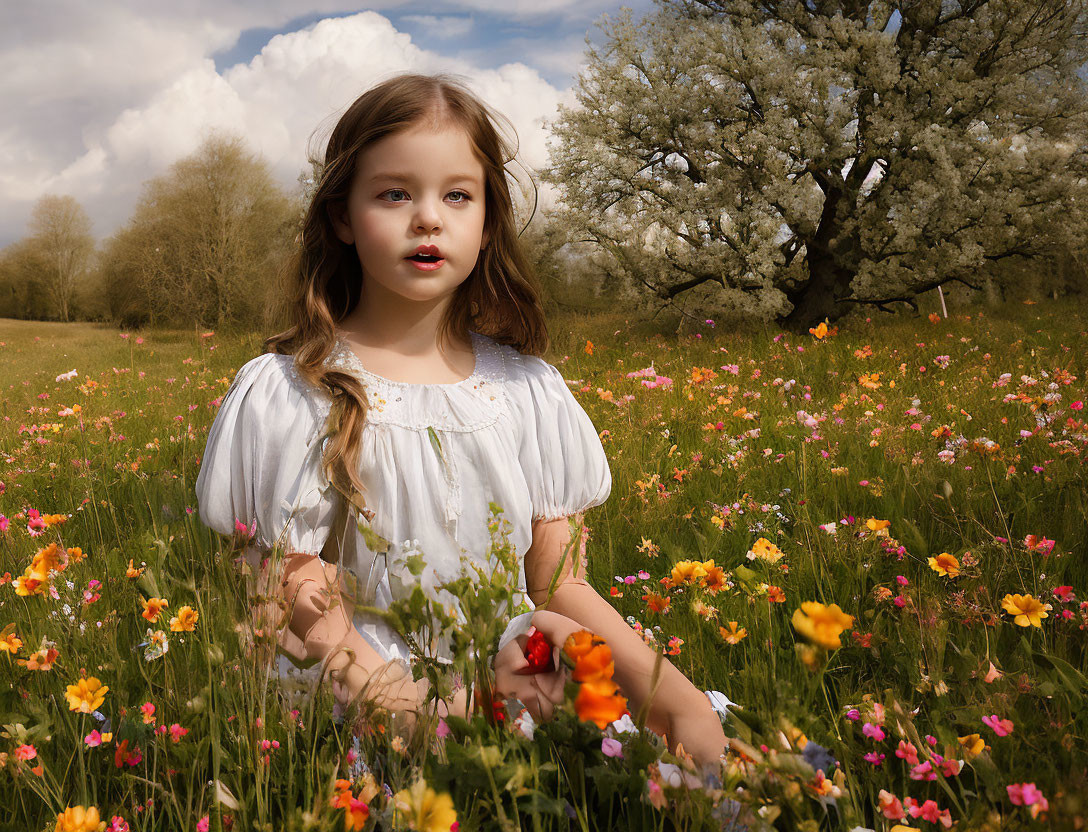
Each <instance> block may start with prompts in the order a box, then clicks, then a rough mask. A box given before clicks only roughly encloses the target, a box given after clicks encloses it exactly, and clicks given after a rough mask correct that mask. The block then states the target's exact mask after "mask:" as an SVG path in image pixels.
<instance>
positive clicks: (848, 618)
mask: <svg viewBox="0 0 1088 832" xmlns="http://www.w3.org/2000/svg"><path fill="white" fill-rule="evenodd" d="M792 621H793V626H794V629H796V630H797V632H798V633H800V634H801V635H802V636H803V637H804V638H806V639H808V640H809V641H811V642H814V643H816V644H818V645H819V646H821V647H824V648H826V649H828V650H833V649H836V648H838V647H841V646H842V645H841V643H840V642H839V636H840V635H841V634H842V632H843V631H844V630H846V629H848V628H849V627H852V626H854V617H853V616H852V615H847V614H846V613H844V612H843V611H842V610H841V609H840V608H839V605H838V604H831V605H830V606H825V605H823V604H820V603H818V602H816V601H805V602H804V603H802V604H801V609H799V610H795V611H794V613H793V619H792Z"/></svg>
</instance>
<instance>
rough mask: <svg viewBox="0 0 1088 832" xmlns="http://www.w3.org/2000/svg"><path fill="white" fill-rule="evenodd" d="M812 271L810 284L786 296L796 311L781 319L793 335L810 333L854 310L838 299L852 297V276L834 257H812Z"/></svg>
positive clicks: (809, 258) (811, 255)
mask: <svg viewBox="0 0 1088 832" xmlns="http://www.w3.org/2000/svg"><path fill="white" fill-rule="evenodd" d="M808 269H809V275H810V277H809V280H808V282H807V283H805V285H804V286H801V287H800V288H798V289H796V290H795V291H792V292H786V298H787V299H788V300H789V302H790V303H792V304H793V309H792V310H791V311H790V313H789V314H788V315H786V316H785V317H783V318H780V319H779V323H781V324H782V326H783V327H785V328H786V329H789V330H791V331H793V332H799V333H805V332H808V330H809V328H810V327H814V326H816V324H818V323H820V322H821V321H823V320H825V319H826V320H827V321H828V322H834V321H837V320H838V319H839V318H841V317H842V316H843V315H845V314H846V313H847V312H848V311H849V309H850V304H848V303H842V302H841V301H839V300H838V298H842V297H846V296H847V295H849V294H850V282H851V281H852V280H853V279H854V275H853V274H852V273H850V272H849V271H847V270H846V269H844V268H842V267H841V266H839V265H837V264H836V263H835V261H834V258H832V257H831V256H829V255H826V254H821V253H820V252H812V253H810V254H809V256H808Z"/></svg>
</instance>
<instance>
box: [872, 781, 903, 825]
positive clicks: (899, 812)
mask: <svg viewBox="0 0 1088 832" xmlns="http://www.w3.org/2000/svg"><path fill="white" fill-rule="evenodd" d="M877 804H878V805H879V807H880V812H881V814H882V815H884V817H886V818H887V819H888V820H902V819H903V818H905V817H906V816H907V813H906V812H904V811H903V803H902V802H901V801H900V800H899V798H898V797H896V796H895V795H894V794H892V793H891V792H888V791H885V790H884V789H881V790H880V794H878V795H877Z"/></svg>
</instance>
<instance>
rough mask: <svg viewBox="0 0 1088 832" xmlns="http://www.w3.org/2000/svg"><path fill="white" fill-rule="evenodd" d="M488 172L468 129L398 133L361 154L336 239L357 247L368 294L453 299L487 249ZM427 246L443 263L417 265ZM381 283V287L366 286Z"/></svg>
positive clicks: (415, 129) (336, 219)
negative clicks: (419, 251) (380, 291)
mask: <svg viewBox="0 0 1088 832" xmlns="http://www.w3.org/2000/svg"><path fill="white" fill-rule="evenodd" d="M484 208H485V205H484V169H483V165H482V164H481V163H480V161H479V159H477V158H476V155H475V153H473V151H472V145H471V143H470V141H469V137H468V135H467V134H466V133H465V132H464V130H462V129H459V128H456V127H444V128H441V129H440V130H439V131H437V132H436V131H435V130H434V128H431V127H429V126H422V125H421V126H419V127H412V128H409V129H407V130H403V131H401V132H398V133H393V134H391V135H389V136H386V137H385V138H383V139H381V140H380V141H377V142H375V143H374V144H372V145H370V147H368V148H367V149H366V150H365V151H364V152H363V153H362V154H360V156H359V160H358V165H357V168H356V171H355V178H354V180H353V182H352V186H351V191H350V193H349V195H348V201H347V205H346V206H344V207H341V209H340V211H339V212H336V211H334V212H333V224H334V227H335V229H336V235H337V237H339V238H340V240H342V241H343V242H345V243H347V244H348V245H353V246H355V251H356V252H357V253H358V255H359V263H360V264H361V265H362V270H363V282H364V291H365V292H367V293H369V292H371V291H373V290H375V289H379V286H380V289H384V290H386V291H388V292H392V293H395V294H398V295H400V296H402V297H403V298H406V299H408V300H414V301H428V300H437V299H441V298H442V297H443V296H446V295H450V294H452V292H453V291H454V290H455V289H456V288H457V287H458V286H459V285H461V283H462V282H463V281H464V280H465V278H467V277H468V276H469V274H470V273H471V272H472V268H473V266H475V265H476V260H477V258H478V257H479V255H480V250H481V249H482V248H483V247H484V246H485V245H486V244H487V233H486V232H485V230H484ZM420 246H435V247H437V250H438V251H437V255H438V259H437V260H434V259H433V258H430V260H431V262H421V261H417V260H413V259H410V258H412V256H413V255H415V254H416V249H417V248H419V247H420ZM368 282H373V283H376V284H379V286H373V285H371V286H369V287H367V286H366V285H365V284H367V283H368Z"/></svg>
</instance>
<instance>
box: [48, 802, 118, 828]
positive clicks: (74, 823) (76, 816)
mask: <svg viewBox="0 0 1088 832" xmlns="http://www.w3.org/2000/svg"><path fill="white" fill-rule="evenodd" d="M105 828H106V822H105V821H104V820H102V819H101V818H99V816H98V809H96V808H95V807H94V806H90V807H88V808H84V807H82V806H71V807H69V808H67V809H65V810H64V811H63V812H61V813H60V814H58V815H57V825H56V827H54V832H102V830H104V829H105Z"/></svg>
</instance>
